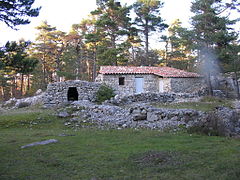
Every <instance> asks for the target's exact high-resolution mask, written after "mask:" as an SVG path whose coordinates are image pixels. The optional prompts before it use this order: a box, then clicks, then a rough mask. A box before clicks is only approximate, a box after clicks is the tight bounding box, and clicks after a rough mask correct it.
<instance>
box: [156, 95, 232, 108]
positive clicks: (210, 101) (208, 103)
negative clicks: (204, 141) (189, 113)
mask: <svg viewBox="0 0 240 180" xmlns="http://www.w3.org/2000/svg"><path fill="white" fill-rule="evenodd" d="M153 105H154V106H156V107H158V108H172V109H194V110H198V111H204V112H208V111H213V110H214V109H215V108H216V107H218V106H225V107H229V108H231V107H232V104H231V101H230V100H227V99H219V98H216V97H204V98H203V99H201V100H200V101H199V102H180V103H165V104H163V103H155V104H153Z"/></svg>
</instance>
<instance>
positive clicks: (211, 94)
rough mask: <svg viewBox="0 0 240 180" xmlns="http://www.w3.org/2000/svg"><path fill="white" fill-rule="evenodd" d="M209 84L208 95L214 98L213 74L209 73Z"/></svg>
mask: <svg viewBox="0 0 240 180" xmlns="http://www.w3.org/2000/svg"><path fill="white" fill-rule="evenodd" d="M207 84H208V94H209V95H210V96H213V88H212V83H211V73H210V72H208V73H207Z"/></svg>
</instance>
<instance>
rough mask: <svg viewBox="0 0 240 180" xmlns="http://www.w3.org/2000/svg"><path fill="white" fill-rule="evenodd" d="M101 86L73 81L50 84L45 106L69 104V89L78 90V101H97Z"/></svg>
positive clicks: (45, 97) (94, 83)
mask: <svg viewBox="0 0 240 180" xmlns="http://www.w3.org/2000/svg"><path fill="white" fill-rule="evenodd" d="M100 86H101V84H100V83H96V82H87V81H80V80H72V81H65V82H58V83H52V84H49V85H48V87H47V90H46V93H45V96H44V100H43V101H44V106H45V107H52V106H59V105H63V104H67V103H69V100H68V93H69V88H76V90H77V96H78V97H77V100H88V101H95V99H96V92H97V91H98V89H99V88H100Z"/></svg>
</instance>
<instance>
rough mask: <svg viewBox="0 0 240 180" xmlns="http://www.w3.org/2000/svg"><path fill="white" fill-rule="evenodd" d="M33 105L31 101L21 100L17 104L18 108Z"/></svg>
mask: <svg viewBox="0 0 240 180" xmlns="http://www.w3.org/2000/svg"><path fill="white" fill-rule="evenodd" d="M30 105H31V103H29V102H20V103H19V104H18V105H17V107H18V108H24V107H28V106H30Z"/></svg>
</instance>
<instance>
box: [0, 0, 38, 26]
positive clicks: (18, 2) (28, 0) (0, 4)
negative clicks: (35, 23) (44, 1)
mask: <svg viewBox="0 0 240 180" xmlns="http://www.w3.org/2000/svg"><path fill="white" fill-rule="evenodd" d="M34 1H35V0H1V1H0V21H2V22H4V23H5V24H6V25H7V26H9V27H11V28H13V29H14V28H15V26H18V25H24V24H29V23H30V20H29V17H37V16H38V15H39V11H40V9H41V7H37V8H33V7H32V6H33V3H34Z"/></svg>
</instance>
